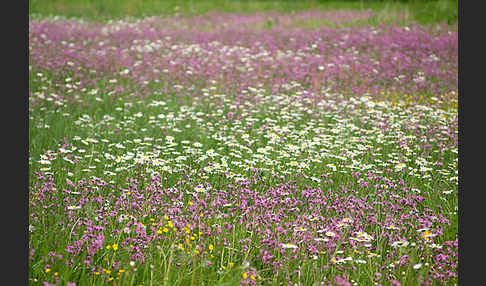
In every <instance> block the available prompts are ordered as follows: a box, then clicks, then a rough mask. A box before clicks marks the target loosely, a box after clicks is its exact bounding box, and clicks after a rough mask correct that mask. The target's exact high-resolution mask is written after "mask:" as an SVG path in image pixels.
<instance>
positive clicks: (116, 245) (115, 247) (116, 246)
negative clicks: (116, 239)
mask: <svg viewBox="0 0 486 286" xmlns="http://www.w3.org/2000/svg"><path fill="white" fill-rule="evenodd" d="M112 247H113V250H114V251H117V250H118V243H115V244H113V245H112Z"/></svg>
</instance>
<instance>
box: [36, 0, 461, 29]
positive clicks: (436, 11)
mask: <svg viewBox="0 0 486 286" xmlns="http://www.w3.org/2000/svg"><path fill="white" fill-rule="evenodd" d="M457 5H458V4H457V1H454V0H437V1H407V2H405V1H311V0H299V1H285V0H283V1H274V0H268V1H266V0H260V1H258V0H248V1H245V0H201V1H196V0H188V1H177V0H165V1H158V0H103V1H97V0H29V14H30V15H31V16H41V17H42V16H51V15H62V16H66V17H77V18H79V17H82V18H84V19H89V20H97V21H105V20H108V19H119V18H125V17H127V16H128V17H136V18H139V17H145V16H154V15H173V14H175V13H181V14H185V15H195V14H205V13H208V12H210V11H221V12H226V13H254V12H261V11H278V12H283V13H293V12H297V11H302V10H309V9H312V10H315V9H318V10H333V9H351V10H363V9H371V10H374V11H379V12H380V15H392V16H397V17H399V18H403V17H405V18H404V20H405V21H417V22H419V23H422V24H431V23H438V22H449V23H456V22H457V16H458V12H457V11H458V9H457V8H458V7H457ZM378 20H379V19H378Z"/></svg>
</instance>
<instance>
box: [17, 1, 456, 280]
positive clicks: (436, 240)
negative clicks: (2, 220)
mask: <svg viewBox="0 0 486 286" xmlns="http://www.w3.org/2000/svg"><path fill="white" fill-rule="evenodd" d="M380 15H381V16H382V14H380V12H377V11H375V10H371V9H361V10H351V9H332V10H323V9H305V10H299V11H294V12H292V13H287V12H281V11H253V12H251V13H236V12H235V13H229V12H225V11H217V10H214V11H209V12H207V13H201V14H193V15H188V14H186V13H182V12H181V13H173V14H170V15H150V16H144V17H125V18H113V19H107V20H106V19H104V20H100V21H97V20H93V19H85V18H83V17H65V16H63V15H51V16H40V15H37V16H35V15H34V16H32V17H30V19H29V32H28V37H29V42H28V49H29V55H28V57H29V66H28V69H29V107H28V108H29V114H28V116H29V162H28V167H29V171H28V172H29V190H28V196H29V202H28V211H29V213H28V230H26V231H28V234H29V241H28V245H29V247H28V279H29V283H30V284H31V285H70V286H73V285H78V286H79V285H221V286H223V285H353V286H354V285H393V286H398V285H404V286H405V285H457V282H458V279H457V264H458V222H457V221H458V215H457V211H458V199H457V189H458V112H457V101H458V31H457V23H452V24H451V23H448V22H447V21H436V22H434V23H428V24H422V23H419V22H417V21H412V20H407V21H399V20H400V19H399V18H398V16H396V18H395V19H397V20H396V21H395V20H393V19H394V18H389V19H387V20H386V21H385V20H383V21H379V20H378V19H381V18H380V17H381V16H380ZM402 20H403V19H402Z"/></svg>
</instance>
